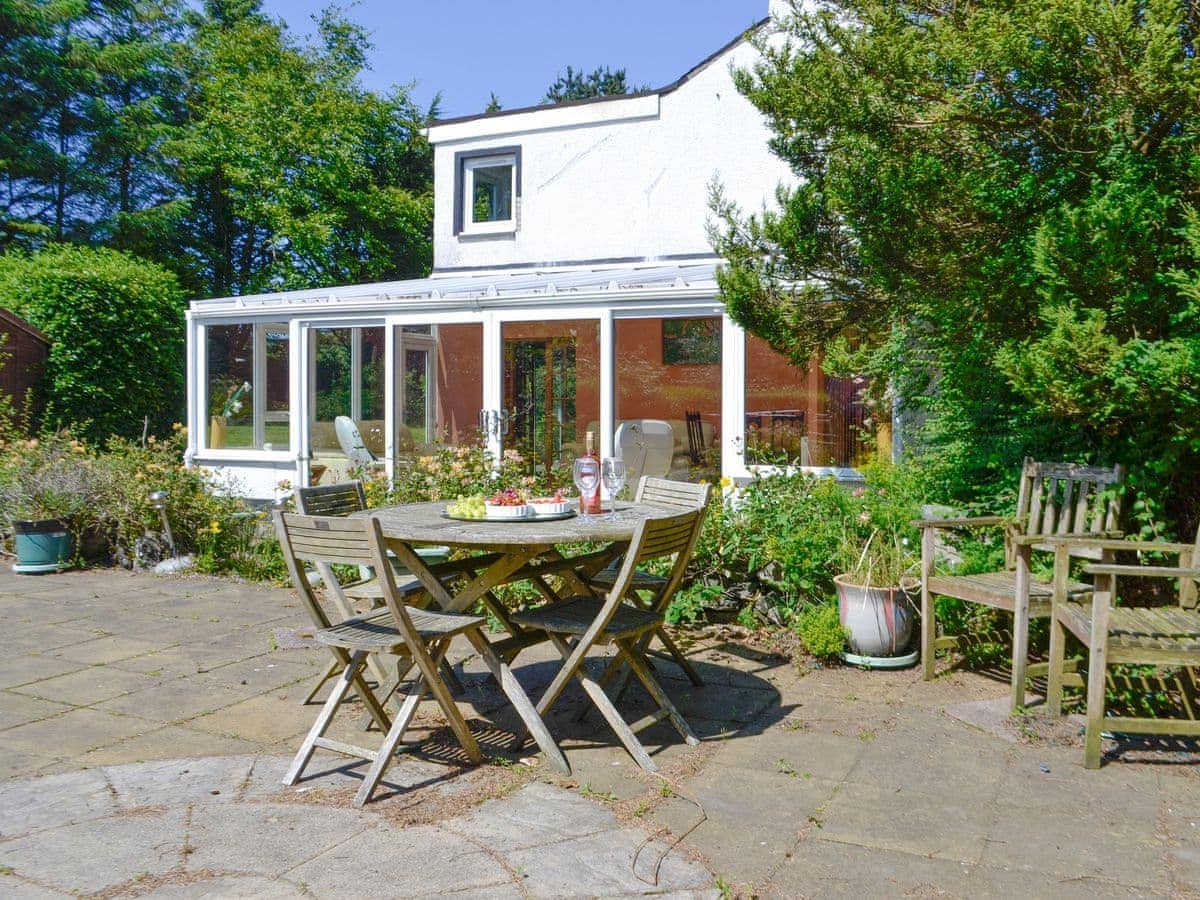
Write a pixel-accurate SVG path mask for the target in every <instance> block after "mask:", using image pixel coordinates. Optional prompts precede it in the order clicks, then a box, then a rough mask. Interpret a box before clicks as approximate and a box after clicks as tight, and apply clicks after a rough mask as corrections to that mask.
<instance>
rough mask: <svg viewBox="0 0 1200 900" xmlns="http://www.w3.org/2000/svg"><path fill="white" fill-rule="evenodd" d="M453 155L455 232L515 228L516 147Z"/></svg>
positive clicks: (518, 155)
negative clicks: (454, 159) (455, 172)
mask: <svg viewBox="0 0 1200 900" xmlns="http://www.w3.org/2000/svg"><path fill="white" fill-rule="evenodd" d="M456 159H457V163H458V166H457V184H456V191H455V199H454V226H455V227H454V232H455V234H467V235H470V234H505V233H511V232H514V231H516V230H517V206H518V201H519V198H520V196H521V151H520V148H519V147H502V148H498V149H495V150H483V151H476V152H471V153H459V154H458V155H457V157H456Z"/></svg>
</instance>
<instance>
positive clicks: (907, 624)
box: [833, 575, 918, 657]
mask: <svg viewBox="0 0 1200 900" xmlns="http://www.w3.org/2000/svg"><path fill="white" fill-rule="evenodd" d="M833 583H834V584H835V585H836V586H837V593H838V616H839V618H840V619H841V622H842V625H843V626H844V627H846V628H848V629H849V630H850V637H849V640H848V643H849V644H850V649H851V650H852V651H853V652H854V653H855V654H858V655H860V656H872V657H880V656H897V655H899V654H902V653H905V652H906V651H907V649H908V641H909V638H910V637H912V627H913V620H914V619H915V618H916V609H915V606H914V604H913V594H914V591H915V590H917V589H918V587H917V584H916V582H915V581H914V582H912V583H911V584H904V585H902V586H899V587H866V586H864V585H861V584H855V583H854V582H853V581H852V580H851V579H850V576H849V575H838V576H837V577H836V578H834V579H833Z"/></svg>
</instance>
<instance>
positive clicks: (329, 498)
mask: <svg viewBox="0 0 1200 900" xmlns="http://www.w3.org/2000/svg"><path fill="white" fill-rule="evenodd" d="M296 508H297V509H298V510H299V511H300V512H301V513H302V514H303V515H306V516H338V517H344V516H348V515H350V514H351V513H355V512H360V511H362V510H364V509H366V508H367V497H366V494H365V493H364V492H363V486H362V482H361V481H343V482H339V483H338V484H329V485H322V486H316V487H302V488H299V489H297V491H296ZM449 552H450V548H449V547H435V548H432V551H431V553H430V555H431V556H435V557H439V556H440V557H444V556H445V555H446V554H448V553H449ZM388 558H389V559H390V560H392V569H393V575H394V576H395V581H394V583H395V585H396V590H398V591H399V592H400V594H401V596H402V597H403V598H404V600H405V602H406V603H416V604H418V605H422V606H423V605H425V603H424V602H421V601H422V600H424V601H425V602H428V595H426V593H425V586H424V585H423V584H421V582H420V581H419V580H418V579H417V578H415V577H414V576H413V575H412V573H411V572H409V571H408V569H406V568H404V567H403V566H402V565H400V564H399V562H398V561H396V560H395V559H394V557H392V556H391V555H390V554H389V556H388ZM316 569H317V574H319V575H320V576H321V581H322V583H323V584H324V585H325V590H326V592H327V594H328V596H329V600H330V602H331V603H332V604H333V605H334V606H335V607H337V611H338V613H339V614H341V616H342V618H345V619H348V618H350V617H351V616H354V615H356V614H357V613H358V610H356V609H355V608H354V602H356V601H359V602H361V601H367V602H369V603H370V604H371V605H372V606H379V605H380V604H382V603H383V589H382V587H381V586H380V584H379V579H378V578H376V577H375V571H374V569H372V568H370V567H369V566H363V567H361V568H360V569H359V576H360V577H359V578H358V579H357V580H355V581H351V582H349V583H347V584H342V583H341V582H340V581H339V579H338V578H337V577H336V576H335V575H334V573H333V570H332V569H331V568H330V567H329V565H327V564H326V563H323V562H321V563H317V565H316ZM370 667H371V669H372V674H373V675H374V676H375V679H376V681H377V683H378V684H379V685H380V686H381V687H383V686H384V685H385V682H386V681H387V679H386V678H385V677H384V673H383V670H382V669H381V668H380V667H379V666H378V664H377V662H376V661H375V660H371V662H370ZM340 671H342V663H341V661H340V660H339V659H338V658H337V657H336V656H335V658H334V660H333V662H331V663H330V664H329V667H328V668H327V669H326V670H325V671H324V672H323V673H322V674H321V675H320V676H319V677H318V678H317V680H316V682H315V683H314V684H313V686H312V689H311V690H310V691H309V692H308V695H307V696H306V697H305V698H304V700H303V703H305V704H307V703H311V702H312V701H313V698H314V697H316V696H317V694H318V693H319V692H320V690H321V688H322V686H324V684H325V682H327V681H329V679H331V678H333V677H335V676H336V675H337V674H338V673H339V672H340ZM444 674H445V673H444ZM449 674H450V678H451V682H450V683H451V685H452V686H453V689H454V690H455V692H456V693H457V692H459V691H461V685H459V684H458V681H457V680H456V679H454V676H453V673H449Z"/></svg>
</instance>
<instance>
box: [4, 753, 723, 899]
mask: <svg viewBox="0 0 1200 900" xmlns="http://www.w3.org/2000/svg"><path fill="white" fill-rule="evenodd" d="M285 763H286V761H285V760H282V759H274V758H261V757H232V758H224V757H218V758H209V759H204V760H196V759H180V760H164V761H158V762H154V763H143V764H133V765H125V766H114V767H104V768H101V769H94V770H87V771H84V772H75V773H68V774H62V775H54V776H48V777H44V778H35V779H17V780H11V781H9V782H6V783H5V784H4V785H3V786H0V867H3V869H2V871H3V873H4V877H5V879H6V881H7V882H9V883H10V884H11V885H12V887H13V890H12V891H11V892H10V893H6V894H5V896H24V895H30V896H37V895H40V894H42V893H45V892H47V891H49V892H63V893H96V892H110V893H118V892H120V893H129V894H133V895H147V896H161V897H198V896H208V897H212V896H258V895H260V894H261V895H265V896H279V897H292V896H309V897H312V896H316V897H345V896H362V895H367V894H372V893H377V892H381V893H384V894H386V895H387V896H398V897H405V896H410V897H426V896H432V895H442V894H446V895H453V896H456V897H457V896H460V894H461V893H462V892H467V893H471V892H475V893H476V894H477V895H478V896H534V897H556V896H574V895H579V896H624V895H627V894H640V893H643V892H646V891H651V890H652V891H654V892H656V893H658V892H670V891H695V890H700V891H705V890H707V889H709V888H711V886H712V876H711V874H710V873H709V871H708V870H707V869H706V868H705V867H704V866H702V865H699V864H697V863H696V862H694V861H692V860H691V859H688V858H685V857H684V856H683V855H681V854H678V853H675V854H669V853H668V854H666V855H665V858H664V859H663V860H662V862H661V865H656V864H657V863H658V862H659V857H660V856H663V855H664V851H665V850H666V848H665V847H664V846H663V845H661V844H656V843H654V842H650V841H649V840H648V838H649V835H648V834H647V833H646V832H645V831H643V830H640V829H636V828H629V827H624V826H622V825H621V824H620V823H619V822H618V821H617V819H616V817H615V816H614V814H613V813H612V812H611V811H609V810H607V809H605V808H603V807H602V806H599V805H596V804H593V803H589V802H588V801H586V800H583V799H581V798H580V797H579V796H577V795H576V794H574V793H572V792H571V791H568V790H565V789H563V788H560V787H553V786H550V785H546V784H531V785H528V786H526V787H524V788H522V789H520V790H518V791H517V792H516V793H515V794H512V795H510V796H509V797H507V798H505V799H503V800H495V801H492V802H490V803H485V804H483V805H481V806H477V807H474V808H470V809H468V810H467V811H466V812H465V813H463V814H461V815H457V816H454V815H452V816H450V817H448V818H446V819H445V820H443V821H441V822H439V823H438V824H436V825H417V826H408V827H398V826H396V825H393V824H392V823H391V822H390V821H388V818H387V816H386V814H385V813H386V804H373V805H372V807H371V808H368V809H366V810H361V811H360V810H356V809H353V808H352V807H349V806H348V805H332V804H315V803H310V802H304V799H303V798H304V792H303V790H298V789H294V788H291V789H289V788H285V787H283V786H282V785H280V784H279V783H278V781H274V783H273V784H269V783H268V782H267V780H266V779H267V778H277V777H278V774H279V772H280V771H282V768H283V766H284V765H285ZM434 768H435V767H431V766H429V765H428V764H423V763H421V762H420V761H399V762H397V763H396V764H395V765H394V766H393V770H394V772H395V773H396V775H397V777H398V780H399V781H401V782H403V783H404V784H405V785H406V786H407V787H409V788H412V787H413V786H415V785H420V784H428V783H429V782H430V774H431V771H432V769H434ZM252 785H253V787H252ZM443 789H444V790H447V791H452V790H453V785H451V784H447V785H444V786H443ZM434 790H435V791H436V790H439V788H437V787H435V788H434ZM5 811H7V812H5ZM534 821H537V822H538V823H539V827H540V828H541V829H542V830H541V831H539V832H538V834H537V835H535V836H533V839H532V840H531V832H530V824H531V822H534ZM639 851H641V852H640V853H639ZM635 858H636V859H635ZM635 865H636V866H638V867H639V868H638V870H637V871H636V872H635ZM639 876H640V877H639ZM642 879H647V880H642Z"/></svg>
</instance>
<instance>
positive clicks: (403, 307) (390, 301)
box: [191, 260, 718, 318]
mask: <svg viewBox="0 0 1200 900" xmlns="http://www.w3.org/2000/svg"><path fill="white" fill-rule="evenodd" d="M717 265H718V263H716V262H713V261H711V260H709V261H705V262H697V263H679V264H670V265H663V264H652V263H646V264H641V265H632V266H627V267H620V268H614V267H611V266H610V267H595V268H582V269H571V270H562V269H558V270H531V269H523V270H521V271H519V272H496V271H491V272H484V273H474V274H470V275H449V276H435V277H431V278H417V279H413V280H410V281H384V282H376V283H372V284H355V285H346V286H342V287H332V288H315V289H311V290H303V291H282V292H279V293H273V294H252V295H247V296H243V297H224V298H220V299H215V300H194V301H192V304H191V314H192V315H193V316H196V317H200V318H205V317H208V316H220V317H228V316H230V315H231V314H239V313H240V314H245V315H255V314H258V313H268V312H271V313H278V312H294V313H296V314H304V313H309V312H312V311H314V310H319V309H322V308H336V309H337V311H338V312H349V311H359V310H361V311H364V312H374V313H376V314H380V313H387V312H391V313H394V312H422V311H426V310H437V311H443V312H444V311H447V310H455V309H457V310H480V311H482V310H485V309H498V308H514V307H516V308H531V307H551V306H559V307H567V306H583V305H586V306H606V305H609V306H614V307H616V306H630V305H633V306H637V305H640V304H644V303H646V302H648V301H649V302H656V303H658V302H665V301H671V300H682V301H687V300H691V301H693V302H695V301H697V300H703V299H712V298H715V296H716V293H717V283H716V268H717Z"/></svg>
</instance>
